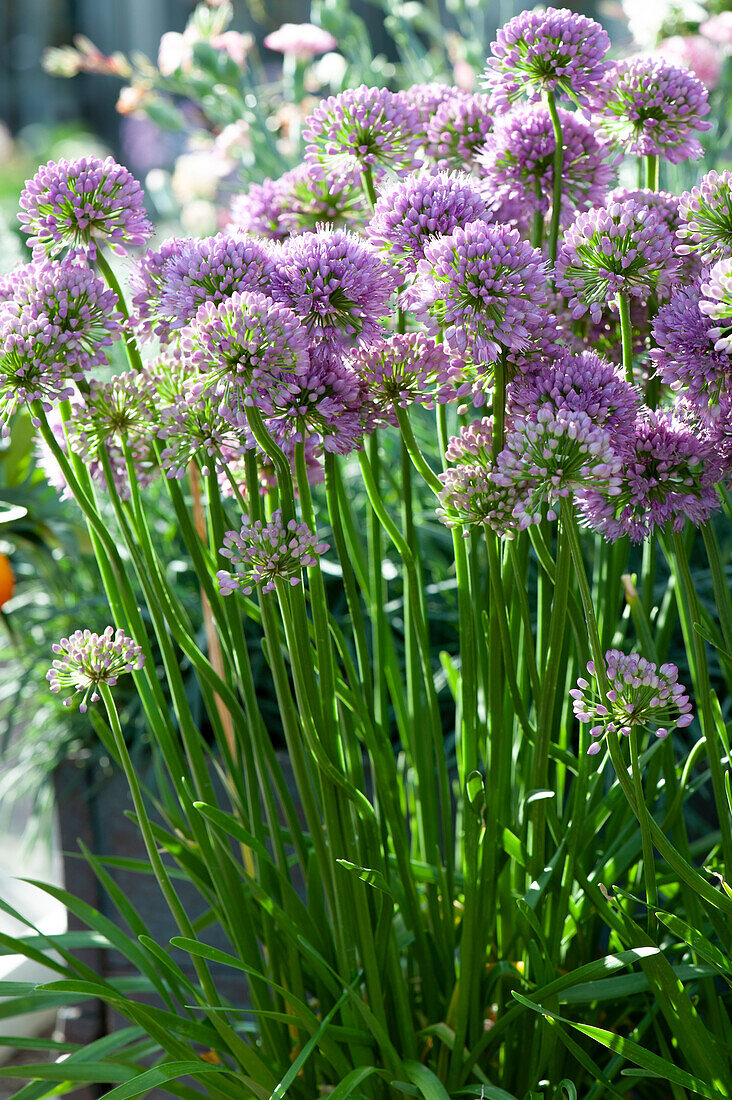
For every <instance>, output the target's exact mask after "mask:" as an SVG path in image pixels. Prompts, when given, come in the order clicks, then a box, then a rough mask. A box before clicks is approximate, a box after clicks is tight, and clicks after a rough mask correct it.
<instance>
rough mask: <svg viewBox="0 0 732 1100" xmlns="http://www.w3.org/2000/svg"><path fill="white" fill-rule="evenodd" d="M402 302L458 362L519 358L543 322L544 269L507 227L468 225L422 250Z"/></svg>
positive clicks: (545, 298)
mask: <svg viewBox="0 0 732 1100" xmlns="http://www.w3.org/2000/svg"><path fill="white" fill-rule="evenodd" d="M417 271H418V276H417V279H416V281H415V283H414V285H413V286H412V287H411V288H410V290H409V291H408V292H407V295H406V297H405V300H406V301H408V302H409V304H411V305H412V306H413V308H414V312H415V314H416V316H417V318H418V319H419V320H421V321H423V322H424V324H425V325H426V327H427V330H428V332H430V333H431V334H432V335H434V336H437V335H439V334H440V333H443V335H444V340H445V345H446V346H447V348H448V349H449V351H450V352H452V353H453V354H455V355H458V356H463V357H468V358H469V359H470V360H472V361H473V362H476V363H481V364H487V363H493V362H495V360H496V359H497V358H498V356H499V355H500V354H501V351H502V350H503V349H511V350H513V351H521V350H522V348H524V347H526V346H527V345H528V343H529V341H530V340H531V336H532V331H535V330H536V329H537V328H538V327H540V326H541V325H542V324H543V322H544V320H545V314H546V309H545V306H546V304H547V302H548V290H547V285H546V264H545V261H544V258H543V256H542V255H541V253H540V252H539V251H538V249H536V248H532V247H531V245H529V244H527V243H526V242H525V241H523V240H521V238H520V236H519V233H518V231H517V230H515V229H511V228H509V227H508V226H505V225H486V224H485V223H484V222H481V221H477V222H471V223H470V224H469V225H467V226H465V227H464V228H459V229H456V230H455V231H454V232H453V233H451V234H450V235H449V236H446V237H437V238H436V239H435V240H434V241H431V242H430V243H429V244H428V245H427V246H426V248H425V255H424V259H422V260H420V261H419V264H418V267H417Z"/></svg>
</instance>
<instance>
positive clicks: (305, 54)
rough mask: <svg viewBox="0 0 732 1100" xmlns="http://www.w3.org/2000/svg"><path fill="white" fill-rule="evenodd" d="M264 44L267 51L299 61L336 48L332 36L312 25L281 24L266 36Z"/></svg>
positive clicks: (335, 42) (336, 44)
mask: <svg viewBox="0 0 732 1100" xmlns="http://www.w3.org/2000/svg"><path fill="white" fill-rule="evenodd" d="M264 44H265V46H266V47H267V49H268V50H275V51H276V52H277V53H283V54H291V55H292V56H293V57H296V58H298V59H299V60H301V61H307V60H308V59H310V58H313V57H317V56H318V54H321V53H327V52H328V51H329V50H335V49H336V47H337V46H338V43H337V41H336V40H335V38H334V37H333V35H332V34H330V33H329V32H328V31H324V30H323V28H322V27H316V26H315V25H314V24H313V23H283V24H282V26H281V27H278V28H277V30H276V31H272V33H271V34H268V35H267V37H266V38H265V39H264Z"/></svg>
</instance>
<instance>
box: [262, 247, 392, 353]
mask: <svg viewBox="0 0 732 1100" xmlns="http://www.w3.org/2000/svg"><path fill="white" fill-rule="evenodd" d="M397 285H398V282H397V278H396V274H395V272H394V270H393V268H392V267H391V266H390V265H389V264H388V263H386V262H385V261H384V260H383V259H382V258H381V256H380V255H379V254H378V252H376V250H375V249H373V248H372V247H371V246H370V245H369V244H367V243H365V242H364V241H363V240H362V239H361V238H360V237H358V236H356V234H355V233H351V232H349V231H348V230H345V229H336V230H334V231H332V232H330V231H327V230H322V231H319V232H317V233H307V234H304V235H303V236H300V237H293V238H292V239H291V240H289V241H287V243H286V244H284V245H283V246H282V251H281V252H280V254H279V255H278V257H277V263H276V265H275V269H274V271H273V273H272V278H271V288H270V293H271V294H272V297H273V298H275V299H276V300H277V301H278V302H281V303H283V305H285V306H287V307H289V308H290V309H291V310H293V311H294V313H295V314H296V315H297V316H298V317H299V318H300V321H301V323H302V325H303V327H304V329H305V330H306V331H307V333H308V334H309V336H310V338H311V339H312V340H313V341H314V342H316V343H322V344H324V345H325V346H326V347H328V348H330V349H331V350H333V351H342V350H347V349H349V348H351V347H352V346H353V345H354V343H368V342H369V341H371V340H374V339H377V338H378V337H380V336H381V335H382V334H383V329H382V320H383V319H384V318H385V317H386V315H387V314H388V312H389V302H390V300H391V297H392V295H393V294H394V291H395V290H396V288H397Z"/></svg>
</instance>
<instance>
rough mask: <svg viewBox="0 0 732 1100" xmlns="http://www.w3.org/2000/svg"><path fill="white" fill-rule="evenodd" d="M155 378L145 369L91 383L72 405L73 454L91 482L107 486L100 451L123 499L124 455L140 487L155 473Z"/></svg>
mask: <svg viewBox="0 0 732 1100" xmlns="http://www.w3.org/2000/svg"><path fill="white" fill-rule="evenodd" d="M156 397H157V392H156V389H155V385H154V375H153V374H152V373H151V372H150V371H149V369H146V370H145V371H141V372H134V373H133V372H132V371H128V372H126V373H125V374H120V375H117V376H115V377H114V378H111V379H110V380H109V381H108V382H101V381H92V382H90V384H89V387H88V389H87V390H86V392H85V393H84V394H82V395H81V397H80V398H79V399H78V400H77V401H76V402H75V403H74V406H73V415H72V417H71V421H70V443H71V449H72V450H73V451H74V453H75V454H78V455H79V456H80V457H81V458H82V459H83V460H84V463H85V465H86V466H87V469H88V470H89V471H90V473H91V475H92V477H93V478H94V479H95V480H97V481H100V482H101V483H102V484H103V485H104V484H106V478H105V473H104V469H103V465H102V461H101V455H102V452H104V453H105V454H106V457H107V458H108V459H109V465H110V468H111V470H112V475H113V478H114V483H115V488H116V490H117V492H118V493H119V494H120V496H121V497H122V498H123V499H126V498H128V497H129V495H130V486H129V477H128V472H127V462H126V456H125V450H127V452H128V454H129V457H130V459H131V461H132V463H133V466H134V470H135V477H136V480H137V483H138V485H139V486H140V488H144V487H145V486H147V485H149V484H150V483H151V482H152V481H153V479H154V477H155V476H156V474H157V461H156V458H155V452H154V449H153V445H152V444H153V434H154V430H155V426H156V423H157V420H158V407H157V403H156Z"/></svg>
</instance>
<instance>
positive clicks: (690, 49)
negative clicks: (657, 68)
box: [653, 12, 732, 89]
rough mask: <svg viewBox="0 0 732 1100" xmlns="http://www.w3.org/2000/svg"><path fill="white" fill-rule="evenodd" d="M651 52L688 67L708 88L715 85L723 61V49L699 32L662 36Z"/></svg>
mask: <svg viewBox="0 0 732 1100" xmlns="http://www.w3.org/2000/svg"><path fill="white" fill-rule="evenodd" d="M728 14H730V15H732V12H729V13H728ZM653 52H654V54H655V55H657V56H661V57H664V58H666V60H667V61H670V62H672V64H674V65H680V66H682V67H683V68H685V69H690V70H691V72H693V73H694V75H695V76H698V77H699V79H700V80H701V81H703V83H704V84H706V86H707V88H710V89H711V88H714V87H715V86H716V84H717V82H718V80H719V74H720V73H721V71H722V64H723V62H724V51H723V50H721V49H720V48H719V46H718V45H716V44H715V43H714V42H710V40H709V39H708V38H703V37H702V36H701V35H700V34H686V35H680V34H675V35H674V36H673V37H672V38H664V39H663V41H662V42H659V43H658V46H657V47H656V49H655V50H654V51H653Z"/></svg>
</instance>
